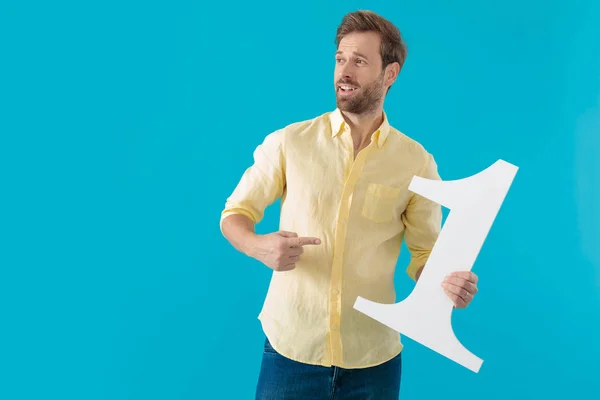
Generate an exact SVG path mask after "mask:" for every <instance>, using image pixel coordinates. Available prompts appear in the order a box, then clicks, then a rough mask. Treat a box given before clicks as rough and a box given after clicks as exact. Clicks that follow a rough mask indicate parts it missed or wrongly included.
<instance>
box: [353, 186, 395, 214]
mask: <svg viewBox="0 0 600 400" xmlns="http://www.w3.org/2000/svg"><path fill="white" fill-rule="evenodd" d="M399 197H400V189H398V188H395V187H392V186H387V185H382V184H380V183H370V184H369V186H368V187H367V193H366V194H365V203H364V205H363V209H362V215H363V216H364V217H366V218H368V219H370V220H371V221H374V222H389V221H391V220H392V219H393V217H394V213H395V210H396V205H397V204H398V198H399Z"/></svg>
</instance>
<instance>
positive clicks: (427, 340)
mask: <svg viewBox="0 0 600 400" xmlns="http://www.w3.org/2000/svg"><path fill="white" fill-rule="evenodd" d="M517 170H518V167H516V166H514V165H512V164H509V163H507V162H505V161H503V160H498V161H496V162H495V163H494V164H493V165H491V166H490V167H488V168H487V169H485V170H483V171H481V172H479V173H477V174H475V175H473V176H470V177H468V178H464V179H459V180H454V181H440V180H431V179H425V178H422V177H419V176H414V177H413V179H412V181H411V183H410V185H409V190H411V191H412V192H414V193H417V194H420V195H422V196H423V197H426V198H428V199H430V200H432V201H435V202H436V203H438V204H441V205H443V206H445V207H447V208H449V209H450V212H449V214H448V217H447V218H446V221H445V223H444V226H443V227H442V230H441V232H440V235H439V236H438V239H437V241H436V242H435V245H434V247H433V250H432V252H431V254H430V256H429V258H428V260H427V263H426V264H425V267H424V268H423V272H422V273H421V276H420V277H419V280H418V281H417V284H416V285H415V287H414V289H413V291H412V292H411V293H410V295H409V296H408V297H407V298H406V299H404V300H403V301H401V302H399V303H395V304H380V303H376V302H373V301H370V300H367V299H364V298H362V297H358V298H357V300H356V302H355V304H354V308H355V309H356V310H358V311H360V312H362V313H364V314H366V315H368V316H369V317H371V318H373V319H375V320H377V321H379V322H381V323H383V324H385V325H387V326H389V327H390V328H392V329H394V330H395V331H397V332H399V333H401V334H403V335H405V336H407V337H410V338H411V339H413V340H414V341H416V342H418V343H420V344H422V345H424V346H426V347H429V348H430V349H431V350H433V351H435V352H437V353H439V354H441V355H443V356H445V357H447V358H449V359H451V360H453V361H455V362H456V363H458V364H460V365H462V366H464V367H466V368H468V369H470V370H472V371H474V372H476V373H477V372H479V369H480V368H481V364H483V360H482V359H480V358H479V357H477V356H475V355H474V354H472V353H471V352H470V351H469V350H467V349H466V348H465V347H464V346H463V345H462V344H461V343H460V342H459V341H458V339H457V338H456V336H455V335H454V331H453V329H452V320H451V314H452V310H453V303H452V301H451V299H450V298H449V297H448V295H446V293H445V292H444V290H443V288H442V286H441V285H442V281H443V280H444V278H445V277H446V276H447V275H449V274H450V273H451V272H454V271H470V270H471V268H472V267H473V264H474V263H475V259H476V258H477V256H478V255H479V251H480V250H481V247H482V246H483V243H484V241H485V239H486V237H487V234H488V232H489V230H490V228H491V226H492V224H493V222H494V219H495V218H496V215H497V214H498V211H499V210H500V206H501V205H502V203H503V202H504V198H505V197H506V194H507V193H508V190H509V188H510V186H511V185H512V182H513V179H514V177H515V175H516V173H517Z"/></svg>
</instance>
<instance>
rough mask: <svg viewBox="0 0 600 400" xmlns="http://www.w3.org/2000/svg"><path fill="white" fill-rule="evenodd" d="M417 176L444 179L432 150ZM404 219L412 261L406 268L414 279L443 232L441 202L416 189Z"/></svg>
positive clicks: (406, 241)
mask: <svg viewBox="0 0 600 400" xmlns="http://www.w3.org/2000/svg"><path fill="white" fill-rule="evenodd" d="M418 176H420V177H423V178H427V179H434V180H441V178H440V176H439V174H438V169H437V164H436V162H435V160H434V158H433V156H432V155H431V154H427V160H426V162H425V165H424V167H423V170H422V171H421V172H420V173H419V174H418ZM402 221H403V223H404V225H405V233H404V240H405V243H406V247H407V248H408V250H409V252H410V262H409V264H408V268H407V270H406V272H407V274H408V276H409V277H410V278H411V279H413V280H415V281H416V280H417V277H416V275H417V271H418V270H419V268H421V267H422V266H424V265H425V263H426V262H427V259H428V258H429V255H430V254H431V250H432V249H433V245H434V244H435V242H436V240H437V238H438V236H439V234H440V231H441V228H442V206H441V205H440V204H438V203H436V202H434V201H432V200H429V199H427V198H425V197H423V196H421V195H419V194H416V193H414V194H413V195H412V197H411V199H410V201H409V203H408V205H407V207H406V210H405V212H404V214H403V215H402Z"/></svg>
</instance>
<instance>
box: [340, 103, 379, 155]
mask: <svg viewBox="0 0 600 400" xmlns="http://www.w3.org/2000/svg"><path fill="white" fill-rule="evenodd" d="M342 115H343V116H344V119H345V120H346V122H347V123H348V125H349V126H350V133H351V135H352V139H353V140H354V143H355V147H363V145H364V144H365V143H367V142H368V141H369V140H370V139H371V135H373V133H374V132H375V131H376V130H377V128H379V126H380V125H381V124H382V122H383V109H382V108H381V107H378V108H377V109H376V110H375V111H373V112H370V113H368V114H351V113H348V112H344V111H342Z"/></svg>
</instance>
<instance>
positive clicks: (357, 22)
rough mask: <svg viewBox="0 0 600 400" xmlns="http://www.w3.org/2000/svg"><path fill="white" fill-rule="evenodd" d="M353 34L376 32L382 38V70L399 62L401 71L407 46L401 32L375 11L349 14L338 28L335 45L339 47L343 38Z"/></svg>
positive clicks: (360, 11)
mask: <svg viewBox="0 0 600 400" xmlns="http://www.w3.org/2000/svg"><path fill="white" fill-rule="evenodd" d="M352 32H375V33H378V34H379V36H380V38H381V49H380V53H381V60H382V61H383V64H382V68H383V69H385V67H387V66H388V65H389V64H391V63H393V62H397V63H398V64H400V69H402V65H404V60H405V59H406V54H407V46H406V43H404V40H403V39H402V35H401V34H400V30H399V29H398V28H397V27H396V26H395V25H394V24H392V23H391V22H390V21H388V20H387V19H385V18H383V17H382V16H380V15H378V14H376V13H375V12H373V11H368V10H359V11H354V12H351V13H348V14H346V15H345V16H344V18H343V19H342V22H341V23H340V25H339V26H338V28H337V33H336V36H335V44H336V46H339V44H340V41H341V40H342V38H343V37H344V36H346V35H348V34H349V33H352Z"/></svg>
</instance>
